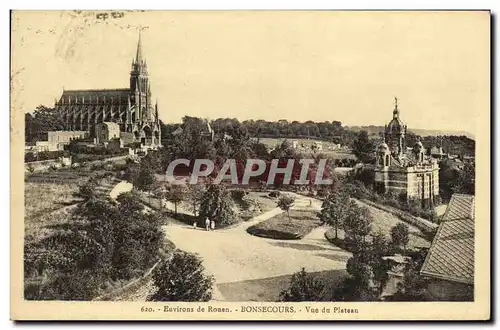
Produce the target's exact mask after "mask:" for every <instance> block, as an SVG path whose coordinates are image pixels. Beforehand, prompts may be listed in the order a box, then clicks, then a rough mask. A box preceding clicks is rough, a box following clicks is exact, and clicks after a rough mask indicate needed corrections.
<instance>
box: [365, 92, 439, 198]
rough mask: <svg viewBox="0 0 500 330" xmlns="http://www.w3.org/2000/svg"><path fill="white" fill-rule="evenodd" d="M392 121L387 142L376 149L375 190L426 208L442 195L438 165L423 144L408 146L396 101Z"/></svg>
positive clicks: (385, 137)
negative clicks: (394, 195)
mask: <svg viewBox="0 0 500 330" xmlns="http://www.w3.org/2000/svg"><path fill="white" fill-rule="evenodd" d="M394 100H395V102H394V110H393V112H392V120H391V121H390V122H389V124H387V125H386V126H385V130H384V139H383V141H382V143H380V144H379V145H378V146H377V148H376V160H375V167H374V171H375V182H374V187H375V189H376V190H377V191H379V192H381V193H387V192H392V193H395V194H397V195H401V194H404V195H406V198H408V199H418V200H421V201H422V204H423V205H433V204H434V202H435V199H436V197H438V196H439V166H438V164H437V161H436V160H435V159H433V158H432V157H428V156H426V150H425V148H424V146H423V144H422V142H420V141H417V143H416V144H415V145H414V146H410V147H408V146H407V145H406V133H407V126H406V125H405V124H404V122H403V121H402V120H401V117H400V111H399V108H398V99H397V98H394Z"/></svg>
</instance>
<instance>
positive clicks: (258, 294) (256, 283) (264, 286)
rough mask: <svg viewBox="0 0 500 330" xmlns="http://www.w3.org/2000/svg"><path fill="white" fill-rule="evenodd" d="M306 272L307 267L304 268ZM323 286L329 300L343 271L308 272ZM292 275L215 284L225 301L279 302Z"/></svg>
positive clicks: (344, 273) (345, 274)
mask: <svg viewBox="0 0 500 330" xmlns="http://www.w3.org/2000/svg"><path fill="white" fill-rule="evenodd" d="M306 271H307V267H306ZM309 275H310V276H313V277H315V278H316V279H318V280H320V281H321V282H322V283H323V284H324V286H325V287H324V289H323V292H324V294H325V298H327V299H328V298H330V295H331V293H332V292H333V291H334V290H335V288H336V287H337V286H338V284H339V283H340V282H341V281H342V280H343V279H344V277H346V276H347V272H346V271H345V270H338V269H335V270H327V271H321V272H310V273H309ZM291 278H292V275H291V274H290V275H283V276H275V277H268V278H261V279H255V280H247V281H240V282H231V283H221V284H217V289H219V291H220V292H221V294H222V295H223V296H224V298H225V300H227V301H234V302H237V301H274V302H276V301H279V296H280V293H281V291H283V290H286V289H288V287H289V286H290V280H291Z"/></svg>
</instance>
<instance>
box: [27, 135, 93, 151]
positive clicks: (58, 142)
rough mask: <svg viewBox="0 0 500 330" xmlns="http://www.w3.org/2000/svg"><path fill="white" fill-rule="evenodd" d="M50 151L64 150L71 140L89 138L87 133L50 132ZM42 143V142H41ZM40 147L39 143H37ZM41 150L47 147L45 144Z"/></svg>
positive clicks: (41, 145)
mask: <svg viewBox="0 0 500 330" xmlns="http://www.w3.org/2000/svg"><path fill="white" fill-rule="evenodd" d="M47 135H48V147H49V149H48V151H57V150H64V146H65V145H68V144H69V143H70V142H71V140H74V139H84V138H87V137H88V136H89V132H87V131H52V132H48V133H47ZM40 142H41V141H40ZM37 145H39V142H37ZM40 147H41V148H44V147H45V144H40Z"/></svg>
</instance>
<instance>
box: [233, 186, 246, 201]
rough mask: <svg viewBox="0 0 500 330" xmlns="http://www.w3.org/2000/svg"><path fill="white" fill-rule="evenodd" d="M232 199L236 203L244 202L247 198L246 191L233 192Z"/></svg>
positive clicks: (237, 190) (236, 190)
mask: <svg viewBox="0 0 500 330" xmlns="http://www.w3.org/2000/svg"><path fill="white" fill-rule="evenodd" d="M231 197H232V198H233V199H234V200H236V201H242V200H243V197H245V191H244V190H242V189H235V190H231Z"/></svg>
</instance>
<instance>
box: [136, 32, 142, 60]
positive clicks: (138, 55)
mask: <svg viewBox="0 0 500 330" xmlns="http://www.w3.org/2000/svg"><path fill="white" fill-rule="evenodd" d="M135 62H136V63H138V64H140V63H142V43H141V33H140V32H139V41H138V42H137V52H136V54H135Z"/></svg>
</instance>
